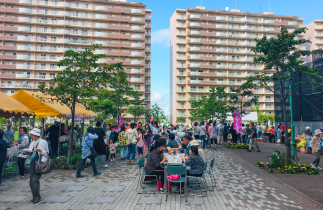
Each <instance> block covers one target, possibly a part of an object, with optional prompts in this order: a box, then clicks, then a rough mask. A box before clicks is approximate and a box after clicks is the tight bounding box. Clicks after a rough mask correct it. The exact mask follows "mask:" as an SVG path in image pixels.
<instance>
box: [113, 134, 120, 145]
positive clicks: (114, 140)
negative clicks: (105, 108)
mask: <svg viewBox="0 0 323 210" xmlns="http://www.w3.org/2000/svg"><path fill="white" fill-rule="evenodd" d="M118 136H119V132H116V131H113V133H112V138H113V143H115V142H117V141H118Z"/></svg>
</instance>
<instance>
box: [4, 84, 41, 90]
mask: <svg viewBox="0 0 323 210" xmlns="http://www.w3.org/2000/svg"><path fill="white" fill-rule="evenodd" d="M38 86H39V84H24V83H20V84H18V83H15V84H9V83H0V88H23V89H25V88H30V89H38Z"/></svg>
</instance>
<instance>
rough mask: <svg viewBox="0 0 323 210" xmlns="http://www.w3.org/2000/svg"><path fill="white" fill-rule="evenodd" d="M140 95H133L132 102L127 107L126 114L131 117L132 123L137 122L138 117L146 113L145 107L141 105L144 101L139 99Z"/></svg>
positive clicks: (135, 93)
mask: <svg viewBox="0 0 323 210" xmlns="http://www.w3.org/2000/svg"><path fill="white" fill-rule="evenodd" d="M140 96H141V94H139V93H138V92H134V93H133V100H131V104H132V105H131V106H128V108H127V113H128V114H131V115H133V117H134V122H135V123H136V122H137V119H138V117H140V116H142V115H144V114H145V113H146V109H145V107H144V106H143V105H142V103H143V102H144V99H140Z"/></svg>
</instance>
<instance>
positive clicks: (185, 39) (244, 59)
mask: <svg viewBox="0 0 323 210" xmlns="http://www.w3.org/2000/svg"><path fill="white" fill-rule="evenodd" d="M302 25H303V19H300V18H298V17H295V16H282V15H274V14H273V13H271V12H265V13H264V14H256V13H247V12H240V10H231V11H221V10H206V9H205V8H204V7H197V8H189V9H177V10H176V11H175V12H174V14H173V16H172V17H171V19H170V44H171V46H170V47H171V49H170V50H171V52H170V57H171V61H170V65H171V67H170V72H171V83H170V84H171V90H170V93H171V108H170V113H171V114H170V115H171V117H170V118H171V119H170V121H171V122H172V123H175V122H176V119H177V118H178V117H185V118H186V122H189V121H192V120H194V119H191V118H190V112H191V111H192V110H193V109H192V108H191V105H190V101H191V100H192V99H197V98H198V97H199V96H200V95H201V94H206V93H207V92H209V90H210V88H211V87H216V85H219V86H225V87H226V91H227V92H230V90H232V88H237V87H239V86H240V85H241V84H242V83H243V82H244V78H245V77H248V76H251V75H257V74H260V73H261V71H262V69H263V65H261V64H254V63H253V59H254V56H255V54H254V53H253V52H251V50H250V49H251V47H253V46H255V45H256V42H255V40H254V39H255V38H262V37H264V36H265V35H266V36H267V38H271V37H274V36H275V35H276V34H277V33H279V32H280V29H281V27H286V28H287V29H288V30H289V31H290V32H292V31H293V30H295V28H298V27H302ZM253 92H254V97H258V101H259V107H260V110H262V111H265V112H272V111H273V110H274V96H273V94H272V93H271V92H270V91H269V90H267V89H265V88H255V89H254V90H253ZM244 100H248V98H246V99H244Z"/></svg>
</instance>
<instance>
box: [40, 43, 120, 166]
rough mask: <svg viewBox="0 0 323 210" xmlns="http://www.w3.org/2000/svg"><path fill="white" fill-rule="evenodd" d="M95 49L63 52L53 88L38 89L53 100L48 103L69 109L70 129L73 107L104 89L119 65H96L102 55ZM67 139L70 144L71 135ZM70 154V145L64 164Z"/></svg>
mask: <svg viewBox="0 0 323 210" xmlns="http://www.w3.org/2000/svg"><path fill="white" fill-rule="evenodd" d="M97 48H99V45H97V44H94V45H92V46H91V47H90V48H87V49H85V50H83V51H77V52H76V51H73V50H67V51H66V52H65V53H64V59H63V60H61V61H59V62H58V64H57V65H58V66H59V67H65V69H64V70H63V71H61V72H59V73H58V74H57V75H56V76H55V77H54V78H53V79H52V80H51V82H52V83H53V85H49V86H45V85H44V84H41V85H40V86H39V89H40V91H42V92H45V93H47V94H49V95H51V96H53V97H52V98H50V100H52V101H57V102H59V103H61V104H65V105H66V106H68V107H69V108H70V109H71V115H72V125H74V116H75V105H76V104H77V103H80V102H81V101H83V100H84V99H87V98H92V97H93V96H96V95H97V91H98V90H99V89H101V88H102V87H107V85H108V83H107V82H108V81H109V79H110V77H111V76H110V75H109V72H111V70H115V69H118V67H120V66H121V64H111V65H109V64H106V63H104V64H99V63H98V62H97V61H98V60H99V59H100V58H104V57H105V55H104V54H95V53H94V52H95V50H96V49H97ZM46 100H49V99H46ZM71 137H72V139H71V142H73V135H72V136H71ZM71 154H72V147H71V145H70V147H69V152H68V159H67V160H68V161H69V160H70V158H71Z"/></svg>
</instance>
